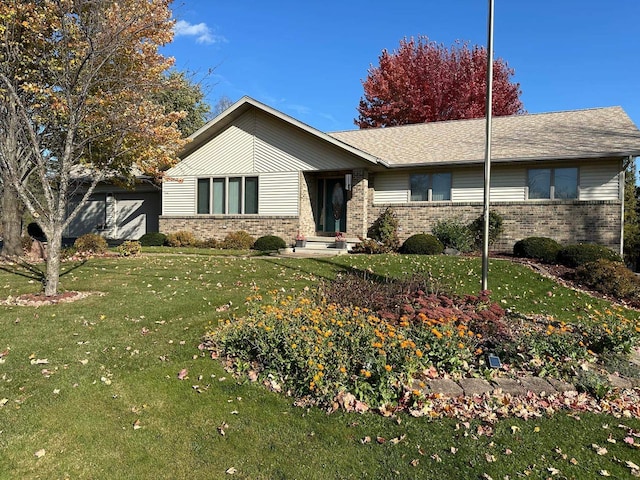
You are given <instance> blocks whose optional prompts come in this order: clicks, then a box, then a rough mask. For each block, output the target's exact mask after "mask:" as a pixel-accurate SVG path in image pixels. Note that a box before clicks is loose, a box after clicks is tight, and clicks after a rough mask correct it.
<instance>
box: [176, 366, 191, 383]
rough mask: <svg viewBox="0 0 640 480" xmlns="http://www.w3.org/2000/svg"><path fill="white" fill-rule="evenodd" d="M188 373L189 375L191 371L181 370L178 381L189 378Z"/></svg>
mask: <svg viewBox="0 0 640 480" xmlns="http://www.w3.org/2000/svg"><path fill="white" fill-rule="evenodd" d="M188 373H189V370H187V369H186V368H183V369H182V370H180V372H178V380H184V379H185V378H187V374H188Z"/></svg>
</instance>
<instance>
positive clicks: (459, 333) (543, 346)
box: [204, 278, 640, 408]
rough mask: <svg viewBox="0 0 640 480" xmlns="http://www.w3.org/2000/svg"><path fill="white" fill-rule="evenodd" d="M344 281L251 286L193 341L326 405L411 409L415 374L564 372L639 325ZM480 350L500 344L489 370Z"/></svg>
mask: <svg viewBox="0 0 640 480" xmlns="http://www.w3.org/2000/svg"><path fill="white" fill-rule="evenodd" d="M346 282H347V283H348V285H345V284H344V281H343V283H342V284H341V283H340V281H338V282H336V283H334V284H330V285H329V286H325V288H324V289H322V292H323V294H321V295H319V296H317V295H311V294H310V293H309V292H304V293H302V294H300V295H298V296H292V295H285V294H284V293H282V292H271V293H270V294H269V295H268V297H267V298H264V297H263V296H262V295H260V294H259V293H257V292H256V294H255V295H253V296H252V297H250V298H248V299H247V302H248V314H247V315H246V316H245V317H242V318H234V319H230V320H227V321H226V322H224V324H222V325H221V326H220V327H219V328H217V329H215V330H213V331H211V332H209V333H207V334H206V336H205V341H204V346H205V348H208V349H210V350H212V351H214V352H215V356H221V357H222V358H224V359H225V360H226V362H227V364H228V366H229V368H231V369H233V370H234V371H236V372H238V373H244V374H248V375H249V377H250V378H252V379H261V380H263V381H265V382H267V383H268V384H269V385H270V386H271V387H272V388H274V389H276V390H282V391H285V392H287V393H289V394H291V395H293V396H295V397H297V398H299V399H304V400H303V401H304V402H306V403H311V404H317V405H322V406H328V407H331V405H333V404H334V403H336V402H337V403H344V401H343V400H344V398H345V396H350V397H351V396H352V397H353V398H354V399H355V400H356V401H357V402H359V404H360V405H362V406H363V408H368V407H376V408H386V407H387V406H392V407H393V408H403V407H408V408H412V406H415V405H418V404H420V403H421V402H422V401H423V400H424V397H423V396H422V393H421V392H420V391H418V390H414V389H413V388H412V387H409V386H408V385H412V384H414V380H416V379H417V380H418V381H420V380H425V379H427V378H437V377H444V378H460V377H470V376H479V377H485V378H490V377H491V376H495V375H510V376H517V375H521V374H534V375H541V376H545V375H553V376H556V377H559V378H568V377H572V376H576V375H577V374H578V373H579V372H580V371H582V370H583V369H584V366H585V365H586V364H589V363H593V362H595V360H596V354H597V353H603V352H622V353H625V352H628V351H629V350H630V349H631V347H632V346H633V345H635V344H636V343H637V341H638V339H639V336H640V325H638V324H635V323H634V322H631V321H629V320H627V319H626V318H625V317H624V316H623V315H622V314H621V313H620V312H618V311H605V312H596V311H593V312H590V313H589V315H588V316H586V317H585V318H583V319H582V320H581V321H580V322H579V323H578V322H576V323H574V324H567V323H561V322H555V321H554V320H553V319H552V318H546V317H543V316H540V317H537V318H525V317H522V316H516V315H507V313H506V312H505V311H504V310H503V309H502V308H501V307H500V306H499V305H497V304H496V303H493V302H491V300H490V297H489V294H488V292H483V293H482V294H480V295H478V296H465V297H461V298H459V297H454V296H448V295H444V294H435V293H428V292H427V291H425V289H423V288H421V287H422V286H424V284H423V285H422V286H421V284H420V282H415V281H410V282H404V283H400V282H398V283H396V284H388V283H387V284H381V283H376V282H372V281H369V280H367V279H360V280H358V279H354V278H349V279H347V280H346ZM347 286H348V287H349V288H345V287H347ZM338 292H340V293H338ZM345 292H348V293H345ZM394 292H395V293H394ZM336 296H340V297H341V298H340V300H341V302H340V303H338V302H335V301H332V299H335V297H336ZM345 296H349V297H351V301H349V303H347V302H348V300H347V299H346V298H344V297H345ZM359 303H360V304H359ZM365 305H369V306H365ZM488 352H492V353H496V354H498V355H500V357H501V359H502V361H503V367H502V368H501V369H500V370H495V369H490V368H489V367H488V365H487V364H486V359H485V354H486V353H488Z"/></svg>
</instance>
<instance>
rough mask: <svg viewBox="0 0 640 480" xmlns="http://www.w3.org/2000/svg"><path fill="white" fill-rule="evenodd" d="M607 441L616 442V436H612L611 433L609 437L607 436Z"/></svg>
mask: <svg viewBox="0 0 640 480" xmlns="http://www.w3.org/2000/svg"><path fill="white" fill-rule="evenodd" d="M607 442H609V443H616V439H615V438H613V437H612V436H611V434H609V438H607Z"/></svg>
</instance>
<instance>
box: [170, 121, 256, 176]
mask: <svg viewBox="0 0 640 480" xmlns="http://www.w3.org/2000/svg"><path fill="white" fill-rule="evenodd" d="M254 123H255V122H254V121H253V118H252V115H248V114H247V115H244V116H242V117H240V118H239V119H238V120H237V121H236V122H234V124H233V125H230V126H229V128H227V129H226V130H224V131H222V132H221V133H220V134H219V135H217V136H216V137H214V138H212V139H211V140H210V141H209V142H207V143H206V144H204V145H203V146H202V147H200V148H199V149H197V150H196V151H194V152H193V153H191V155H188V156H187V157H185V158H184V159H183V160H182V161H181V162H180V163H179V164H178V165H176V166H175V167H173V168H172V169H170V170H169V171H168V172H167V174H168V175H169V176H170V177H179V176H182V175H195V176H212V175H227V174H229V173H234V174H243V173H253V172H254V171H255V168H254V161H253V147H254V131H255V126H254Z"/></svg>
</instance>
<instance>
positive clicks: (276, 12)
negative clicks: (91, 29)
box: [163, 0, 640, 131]
mask: <svg viewBox="0 0 640 480" xmlns="http://www.w3.org/2000/svg"><path fill="white" fill-rule="evenodd" d="M487 9H488V1H486V0H448V1H442V0H405V1H404V2H391V1H389V0H387V1H384V2H383V1H379V0H368V1H362V0H339V1H338V0H323V1H315V0H308V1H302V2H301V1H291V0H272V1H265V0H184V1H182V2H181V1H180V0H177V1H175V2H174V3H173V12H174V17H175V19H176V20H177V21H178V23H177V25H176V37H175V39H174V41H173V43H172V44H170V45H168V46H166V47H165V48H164V49H163V53H164V54H165V55H167V56H172V57H174V58H175V60H176V67H177V68H178V69H180V70H189V71H192V72H195V73H196V78H204V79H205V85H206V90H207V92H208V101H209V103H211V104H212V105H214V104H215V103H216V102H217V101H218V99H219V98H220V97H222V96H226V97H229V98H230V99H231V100H233V101H236V100H238V99H239V98H241V97H242V96H244V95H248V96H251V97H253V98H255V99H256V100H259V101H261V102H264V103H266V104H268V105H270V106H272V107H274V108H276V109H278V110H280V111H282V112H284V113H287V114H289V115H291V116H293V117H295V118H297V119H298V120H301V121H303V122H305V123H307V124H309V125H311V126H312V127H315V128H318V129H320V130H322V131H337V130H348V129H354V128H356V127H355V126H354V124H353V120H354V118H355V117H357V111H356V108H357V106H358V101H359V100H360V98H361V97H362V95H363V89H362V80H363V79H365V78H366V76H367V70H368V69H369V67H370V66H371V65H372V64H373V65H377V64H378V58H379V55H380V53H381V52H382V50H383V49H387V50H390V51H392V50H395V49H396V48H397V47H398V45H399V42H400V40H401V39H403V38H405V37H411V36H414V37H415V36H418V35H426V36H428V37H429V38H430V39H431V40H433V41H435V42H437V43H443V44H445V45H446V46H450V45H451V44H452V43H453V42H454V41H456V40H462V41H468V42H469V43H470V44H471V45H474V44H478V45H486V43H487V11H488V10H487ZM638 25H640V1H639V0H600V1H598V2H596V1H593V0H554V1H551V0H526V1H525V0H495V25H494V49H495V57H496V58H498V57H499V58H503V59H504V60H506V61H507V63H508V64H509V65H510V66H511V67H512V68H514V69H515V76H514V80H515V81H517V82H519V83H520V86H521V89H522V96H521V99H522V101H523V103H524V106H525V109H526V110H527V112H529V113H537V112H545V111H559V110H574V109H581V108H592V107H603V106H612V105H620V106H622V107H623V108H624V109H625V110H626V112H627V113H628V114H629V116H630V117H631V118H632V120H633V121H634V122H635V123H636V125H640V35H638V33H637V31H636V29H637V28H638ZM208 72H212V73H210V74H207V73H208Z"/></svg>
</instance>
